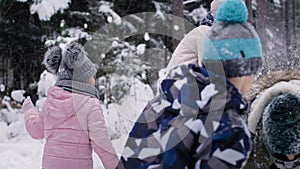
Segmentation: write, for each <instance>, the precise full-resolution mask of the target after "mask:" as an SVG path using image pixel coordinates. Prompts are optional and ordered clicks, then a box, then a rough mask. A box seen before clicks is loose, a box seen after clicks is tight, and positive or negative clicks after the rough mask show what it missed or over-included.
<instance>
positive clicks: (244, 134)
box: [117, 0, 262, 169]
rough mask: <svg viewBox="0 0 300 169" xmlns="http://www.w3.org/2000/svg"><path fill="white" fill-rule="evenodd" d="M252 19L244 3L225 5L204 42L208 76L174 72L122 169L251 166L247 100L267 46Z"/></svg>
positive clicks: (139, 125) (141, 121)
mask: <svg viewBox="0 0 300 169" xmlns="http://www.w3.org/2000/svg"><path fill="white" fill-rule="evenodd" d="M237 9H238V10H237ZM232 11H238V12H232ZM227 14H228V15H227ZM247 15H248V14H247V8H246V6H245V4H244V3H243V2H242V1H240V0H226V1H224V2H223V3H222V4H221V6H220V7H219V9H218V11H217V15H216V23H215V24H214V25H213V26H212V29H211V31H210V32H209V34H208V39H207V40H206V41H205V42H204V47H205V48H204V49H205V50H204V53H203V65H204V66H205V68H204V67H199V66H198V65H195V64H189V65H182V66H177V67H175V68H174V69H171V71H170V72H169V73H168V75H167V76H166V78H165V79H164V80H163V81H162V82H161V86H160V87H161V88H160V90H161V92H160V95H158V96H157V97H156V98H154V99H153V100H152V101H151V102H150V103H149V104H148V105H147V106H146V108H145V109H144V111H143V112H142V114H141V116H140V117H139V118H138V120H137V122H136V123H135V125H134V127H133V129H132V131H131V132H130V135H129V138H128V140H127V142H126V144H125V147H124V151H123V153H122V157H121V161H120V162H119V164H118V167H117V168H119V169H123V168H128V169H129V168H130V169H137V168H139V169H142V168H145V169H146V168H148V169H150V168H152V169H154V168H163V169H169V168H170V169H171V168H172V169H174V168H175V169H176V168H180V169H181V168H182V169H183V168H201V169H231V168H232V169H237V168H243V167H244V166H245V164H246V162H247V159H248V157H249V154H250V152H251V147H252V143H251V138H250V133H249V131H248V128H247V125H246V123H245V121H244V120H243V119H242V117H241V116H242V115H243V114H244V113H245V112H246V110H247V107H248V106H247V102H246V101H245V99H244V98H243V96H242V94H245V93H246V92H247V90H249V88H250V86H249V83H250V84H251V83H252V82H253V79H254V76H255V74H256V73H257V72H258V71H259V70H260V67H261V66H262V58H261V57H262V51H261V44H260V40H259V37H258V36H257V34H256V32H255V30H254V29H253V27H252V26H251V25H250V24H249V23H247V22H246V21H247Z"/></svg>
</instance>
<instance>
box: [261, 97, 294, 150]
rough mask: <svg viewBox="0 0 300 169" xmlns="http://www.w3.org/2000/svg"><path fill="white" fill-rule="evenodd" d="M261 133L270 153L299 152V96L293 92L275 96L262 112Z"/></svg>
mask: <svg viewBox="0 0 300 169" xmlns="http://www.w3.org/2000/svg"><path fill="white" fill-rule="evenodd" d="M262 125H263V127H262V132H263V133H262V135H263V141H264V144H265V145H266V148H267V149H268V150H269V151H270V152H271V153H278V154H294V155H297V154H300V98H299V97H298V96H296V95H293V94H282V95H279V96H277V97H275V98H274V99H273V100H272V101H271V102H270V103H269V105H268V106H267V107H266V108H265V110H264V112H263V119H262Z"/></svg>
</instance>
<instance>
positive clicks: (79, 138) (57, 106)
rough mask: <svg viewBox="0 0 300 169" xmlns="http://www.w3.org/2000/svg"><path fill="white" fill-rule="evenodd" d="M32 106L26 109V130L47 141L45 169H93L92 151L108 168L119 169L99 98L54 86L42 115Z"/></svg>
mask: <svg viewBox="0 0 300 169" xmlns="http://www.w3.org/2000/svg"><path fill="white" fill-rule="evenodd" d="M30 105H31V106H29V108H28V107H27V108H25V109H26V110H24V113H25V124H26V129H27V131H28V133H29V134H30V135H31V137H33V138H35V139H42V138H45V139H46V144H45V147H44V155H43V162H42V167H43V169H92V168H93V160H92V148H93V149H94V151H95V152H96V153H97V154H98V156H99V157H100V159H101V161H102V163H103V165H104V167H105V168H106V169H113V168H115V166H116V165H117V163H118V157H117V155H116V153H115V150H114V148H113V146H112V143H111V140H110V137H109V135H108V132H107V129H106V126H105V121H104V117H103V114H102V109H101V107H100V103H99V101H98V100H97V99H96V98H92V97H90V96H85V95H82V94H76V93H71V92H68V91H65V90H64V89H62V88H60V87H52V88H50V89H49V90H48V98H47V100H46V102H45V104H44V106H43V109H42V111H41V112H38V111H37V110H36V108H35V107H34V106H33V105H32V104H30ZM23 109H24V106H23Z"/></svg>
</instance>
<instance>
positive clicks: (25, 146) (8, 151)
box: [0, 128, 126, 169]
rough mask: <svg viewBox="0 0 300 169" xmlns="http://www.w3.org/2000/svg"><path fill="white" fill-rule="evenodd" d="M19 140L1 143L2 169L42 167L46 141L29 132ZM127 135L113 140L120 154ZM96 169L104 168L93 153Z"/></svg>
mask: <svg viewBox="0 0 300 169" xmlns="http://www.w3.org/2000/svg"><path fill="white" fill-rule="evenodd" d="M2 129H3V128H1V132H2V131H3V130H2ZM24 134H25V135H24V137H23V138H22V139H21V140H18V141H8V142H5V143H0V150H1V151H0V157H1V158H0V169H40V168H42V167H41V166H42V154H43V147H44V141H43V140H33V139H31V138H30V136H29V135H27V133H24ZM125 141H126V136H123V137H121V138H119V139H116V140H113V145H114V147H115V149H116V151H117V153H118V154H120V153H121V152H122V149H123V145H124V144H125ZM93 160H94V169H102V168H103V169H104V167H103V166H102V163H101V161H100V159H99V158H98V156H97V155H96V154H95V153H94V154H93Z"/></svg>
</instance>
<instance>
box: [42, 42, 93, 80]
mask: <svg viewBox="0 0 300 169" xmlns="http://www.w3.org/2000/svg"><path fill="white" fill-rule="evenodd" d="M44 64H45V65H46V68H47V70H48V71H49V72H51V73H54V74H56V75H57V77H58V80H75V81H79V82H87V81H88V80H89V79H90V78H91V77H93V76H94V75H95V74H96V72H97V69H96V67H95V64H93V63H92V62H91V60H90V59H89V58H88V57H87V53H86V51H85V50H84V49H83V46H82V45H80V44H79V43H78V42H76V41H73V42H71V43H70V44H68V45H67V46H66V49H65V51H64V52H63V50H62V49H61V48H60V47H59V46H53V47H51V48H49V49H48V50H47V52H46V53H45V55H44Z"/></svg>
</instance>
